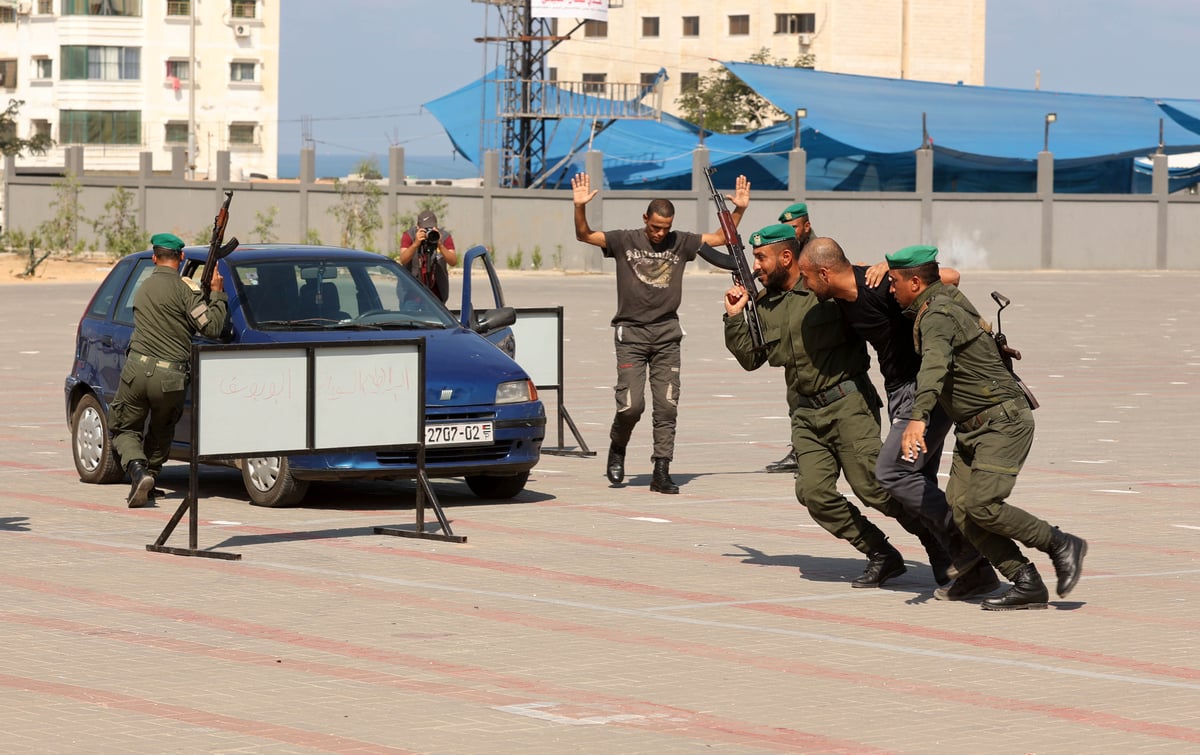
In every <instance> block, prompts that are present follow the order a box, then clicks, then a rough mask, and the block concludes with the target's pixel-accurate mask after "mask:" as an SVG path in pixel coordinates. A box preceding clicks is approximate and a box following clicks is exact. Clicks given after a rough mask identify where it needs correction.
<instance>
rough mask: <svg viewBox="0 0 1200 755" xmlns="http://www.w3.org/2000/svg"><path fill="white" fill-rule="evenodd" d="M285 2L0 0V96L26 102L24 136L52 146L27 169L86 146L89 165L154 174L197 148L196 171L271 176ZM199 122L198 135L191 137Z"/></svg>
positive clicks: (29, 159) (20, 125)
mask: <svg viewBox="0 0 1200 755" xmlns="http://www.w3.org/2000/svg"><path fill="white" fill-rule="evenodd" d="M280 2H281V0H0V98H3V99H2V102H3V104H5V105H7V102H8V100H23V101H24V104H23V105H22V106H21V108H20V113H19V116H18V120H17V123H16V128H17V132H18V135H19V136H22V137H28V136H31V135H34V134H38V133H43V134H48V135H49V136H50V138H51V139H53V140H54V143H55V146H54V148H53V149H51V150H50V151H49V152H47V153H46V154H45V155H44V156H30V155H26V156H25V157H23V158H21V159H19V160H18V162H17V165H18V167H26V166H33V167H36V166H61V165H62V164H63V162H64V160H63V150H64V148H65V147H68V146H74V145H81V146H82V147H83V151H84V166H85V169H87V170H105V171H136V170H137V169H138V166H139V162H138V161H139V157H138V155H139V153H142V152H149V153H150V154H151V156H152V160H153V167H154V170H156V171H166V170H170V168H171V165H172V152H173V150H174V149H175V148H177V147H183V148H185V149H187V148H188V146H189V143H190V142H194V145H195V149H194V154H193V153H191V152H189V153H188V155H187V163H188V168H189V171H190V173H191V174H192V175H194V177H196V178H199V179H204V178H207V177H208V176H210V175H213V174H215V172H216V154H217V152H218V151H221V150H228V151H229V152H230V177H231V178H233V179H235V180H238V179H246V178H250V177H252V175H253V176H263V177H274V176H275V173H276V159H277V153H278V113H279V13H280ZM189 124H194V136H192V134H191V133H190V132H191V131H192V130H193V129H192V128H189Z"/></svg>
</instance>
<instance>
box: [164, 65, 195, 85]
mask: <svg viewBox="0 0 1200 755" xmlns="http://www.w3.org/2000/svg"><path fill="white" fill-rule="evenodd" d="M167 78H168V79H179V80H180V81H191V80H192V64H191V63H190V62H189V61H186V60H168V61H167Z"/></svg>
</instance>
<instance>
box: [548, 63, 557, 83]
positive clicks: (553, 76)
mask: <svg viewBox="0 0 1200 755" xmlns="http://www.w3.org/2000/svg"><path fill="white" fill-rule="evenodd" d="M546 80H547V81H558V69H557V68H555V67H553V66H551V67H550V68H547V69H546Z"/></svg>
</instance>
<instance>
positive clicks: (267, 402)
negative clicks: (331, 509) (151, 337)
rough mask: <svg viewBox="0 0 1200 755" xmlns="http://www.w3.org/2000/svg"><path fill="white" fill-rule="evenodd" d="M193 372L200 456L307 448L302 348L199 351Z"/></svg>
mask: <svg viewBox="0 0 1200 755" xmlns="http://www.w3.org/2000/svg"><path fill="white" fill-rule="evenodd" d="M197 371H198V378H197V384H198V386H199V390H198V396H197V401H198V404H197V406H198V407H199V417H193V418H192V421H194V422H198V423H199V426H198V432H199V442H198V443H197V453H198V454H199V455H200V456H220V455H222V454H228V455H231V456H232V455H236V454H239V453H250V452H254V451H260V450H261V451H266V450H271V451H280V450H291V449H301V448H306V447H307V443H308V438H307V428H306V426H305V423H306V421H307V415H308V358H307V355H306V353H305V350H304V349H269V350H253V351H242V350H231V351H201V352H200V361H199V366H198V368H197Z"/></svg>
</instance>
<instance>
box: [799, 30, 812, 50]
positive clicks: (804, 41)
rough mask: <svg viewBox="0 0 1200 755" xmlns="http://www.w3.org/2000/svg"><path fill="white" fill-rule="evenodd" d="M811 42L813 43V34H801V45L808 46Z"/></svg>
mask: <svg viewBox="0 0 1200 755" xmlns="http://www.w3.org/2000/svg"><path fill="white" fill-rule="evenodd" d="M811 44H812V35H811V34H807V33H805V34H801V35H800V46H801V47H808V46H809V45H811Z"/></svg>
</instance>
